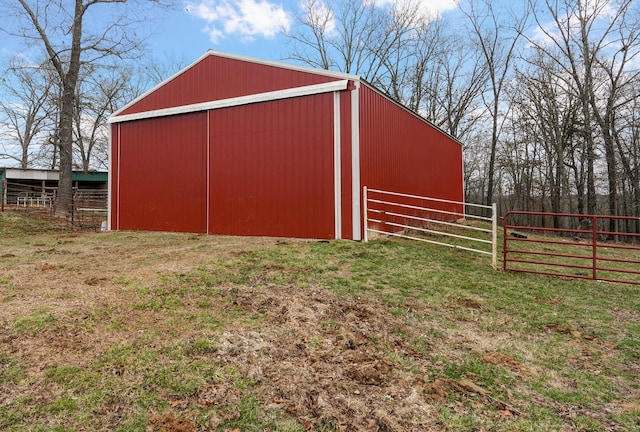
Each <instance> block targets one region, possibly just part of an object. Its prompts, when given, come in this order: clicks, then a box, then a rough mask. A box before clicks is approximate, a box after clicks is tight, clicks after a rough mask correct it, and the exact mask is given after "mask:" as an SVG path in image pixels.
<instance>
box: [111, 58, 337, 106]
mask: <svg viewBox="0 0 640 432" xmlns="http://www.w3.org/2000/svg"><path fill="white" fill-rule="evenodd" d="M337 80H339V79H338V78H333V77H327V76H322V75H316V74H311V73H305V72H300V71H295V70H289V69H283V68H278V67H274V66H268V65H262V64H256V63H250V62H247V61H240V60H235V59H230V58H224V57H217V56H215V55H211V56H208V57H205V58H204V59H202V61H200V62H199V63H197V64H195V65H194V66H193V67H191V68H190V69H187V70H185V71H184V72H183V73H182V74H180V75H178V76H177V77H176V78H174V79H173V80H172V81H170V82H168V83H166V84H165V85H163V86H162V87H160V88H158V89H157V90H156V91H154V92H152V93H151V94H149V95H147V97H145V98H143V99H142V100H140V101H139V102H138V103H136V104H134V105H133V106H131V107H129V108H128V109H126V110H124V111H123V112H122V113H120V115H125V114H133V113H137V112H143V111H149V110H155V109H162V108H169V107H175V106H182V105H188V104H195V103H202V102H210V101H215V100H220V99H227V98H232V97H238V96H247V95H251V94H256V93H263V92H269V91H275V90H282V89H287V88H292V87H300V86H305V85H312V84H321V83H326V82H330V81H337Z"/></svg>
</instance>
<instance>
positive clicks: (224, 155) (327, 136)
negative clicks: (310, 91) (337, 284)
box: [209, 94, 334, 238]
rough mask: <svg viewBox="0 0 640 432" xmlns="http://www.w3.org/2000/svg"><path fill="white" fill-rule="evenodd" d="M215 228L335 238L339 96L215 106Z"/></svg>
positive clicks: (223, 231)
mask: <svg viewBox="0 0 640 432" xmlns="http://www.w3.org/2000/svg"><path fill="white" fill-rule="evenodd" d="M210 137H211V138H210V146H211V150H210V173H211V180H210V215H211V220H210V225H209V232H210V233H212V234H232V235H265V236H282V237H302V238H333V237H334V188H333V184H334V183H333V95H332V94H322V95H315V96H307V97H302V98H295V99H287V100H280V101H274V102H269V103H260V104H253V105H247V106H242V107H233V108H226V109H221V110H215V111H211V112H210Z"/></svg>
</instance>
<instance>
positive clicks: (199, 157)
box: [109, 51, 463, 240]
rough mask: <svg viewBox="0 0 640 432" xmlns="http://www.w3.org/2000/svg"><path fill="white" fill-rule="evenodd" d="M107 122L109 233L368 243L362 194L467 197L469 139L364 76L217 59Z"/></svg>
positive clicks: (208, 58) (209, 56)
mask: <svg viewBox="0 0 640 432" xmlns="http://www.w3.org/2000/svg"><path fill="white" fill-rule="evenodd" d="M110 123H111V150H110V155H111V160H110V200H109V226H110V229H116V230H152V231H183V232H195V233H209V234H230V235H260V236H276V237H302V238H323V239H330V238H338V239H339V238H343V239H354V240H360V239H361V238H362V235H363V222H362V187H363V186H368V187H370V188H377V189H385V190H390V191H396V192H402V193H408V194H415V195H426V196H431V197H436V198H444V199H449V200H455V201H462V200H463V185H462V182H463V175H462V147H461V145H460V143H459V142H457V141H456V140H454V139H453V138H451V137H450V136H449V135H447V134H445V133H443V132H442V131H441V130H439V129H438V128H436V127H435V126H433V125H432V124H430V123H429V122H427V121H426V120H424V119H423V118H421V117H420V116H418V115H416V114H414V113H412V112H411V111H409V110H407V109H406V108H404V107H402V106H401V105H400V104H398V103H397V102H394V101H393V100H391V99H390V98H389V97H387V96H385V95H384V94H383V93H381V92H380V91H378V90H376V89H375V88H374V87H372V86H371V85H370V84H368V83H366V82H364V81H363V80H362V79H360V78H359V77H358V76H354V75H349V74H344V73H337V72H331V71H326V70H319V69H311V68H306V67H301V66H293V65H287V64H281V63H274V62H271V61H263V60H257V59H252V58H247V57H241V56H236V55H229V54H221V53H218V52H213V51H208V52H207V53H206V54H205V55H204V56H202V57H201V58H200V59H198V60H197V61H196V62H194V63H193V64H192V65H191V66H189V67H187V68H186V69H184V70H182V71H181V72H179V73H177V74H176V75H174V76H173V77H171V78H169V79H167V80H166V81H164V82H162V83H161V84H159V85H158V86H156V87H155V88H153V89H151V90H150V91H148V92H147V93H145V94H143V95H142V96H140V97H138V98H137V99H135V100H134V101H132V102H131V103H129V104H128V105H126V106H125V107H124V108H122V109H120V110H119V111H118V112H116V113H114V115H113V116H112V117H111V118H110Z"/></svg>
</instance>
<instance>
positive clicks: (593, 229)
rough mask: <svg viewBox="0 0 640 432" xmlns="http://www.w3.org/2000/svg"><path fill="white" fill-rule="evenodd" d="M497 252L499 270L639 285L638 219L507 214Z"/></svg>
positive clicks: (639, 237)
mask: <svg viewBox="0 0 640 432" xmlns="http://www.w3.org/2000/svg"><path fill="white" fill-rule="evenodd" d="M531 218H537V219H539V221H540V224H539V225H540V226H531V224H530V223H529V222H528V221H529V220H530V219H531ZM525 219H526V220H527V222H526V223H525ZM550 221H553V225H554V226H553V227H551V226H547V225H549V222H550ZM611 221H614V223H613V225H616V227H615V228H616V229H615V230H612V228H611V227H610V225H611ZM518 222H520V223H518ZM607 222H608V223H607ZM558 226H563V227H558ZM564 227H568V228H564ZM503 254H504V260H503V264H504V269H505V270H511V271H520V272H527V273H537V274H545V275H552V276H565V277H572V278H580V279H596V280H603V281H609V282H623V283H631V284H637V285H640V218H638V217H629V216H602V215H581V214H566V213H543V212H521V211H512V212H507V213H505V215H504V241H503Z"/></svg>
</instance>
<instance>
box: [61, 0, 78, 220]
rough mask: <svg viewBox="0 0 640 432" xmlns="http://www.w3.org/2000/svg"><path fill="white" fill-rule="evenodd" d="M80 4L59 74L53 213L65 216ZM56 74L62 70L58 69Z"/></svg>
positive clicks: (70, 191) (69, 208)
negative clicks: (57, 159)
mask: <svg viewBox="0 0 640 432" xmlns="http://www.w3.org/2000/svg"><path fill="white" fill-rule="evenodd" d="M84 10H85V8H84V5H83V4H82V0H76V1H75V10H74V18H73V27H72V30H71V33H72V39H71V55H70V58H69V68H68V69H67V71H66V73H63V76H62V77H61V78H62V80H61V81H62V86H63V88H62V101H61V104H60V105H61V107H60V132H59V133H60V179H59V180H58V197H57V199H56V201H57V202H56V213H57V214H58V215H67V214H68V212H70V211H72V210H73V209H72V204H73V202H72V200H73V183H72V180H71V176H72V165H73V110H74V106H75V97H76V84H77V82H78V75H79V73H80V53H81V51H82V47H81V39H82V16H83V14H84ZM59 70H62V68H60V69H59Z"/></svg>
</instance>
